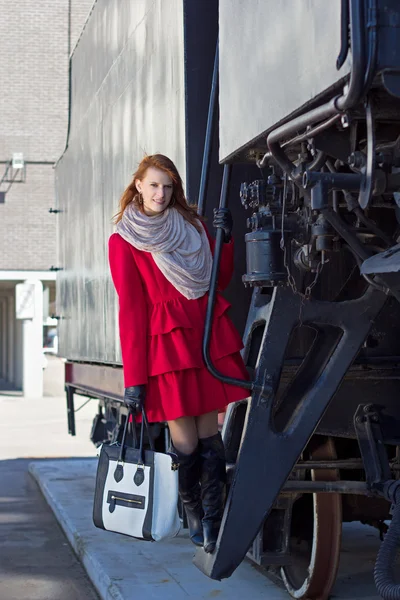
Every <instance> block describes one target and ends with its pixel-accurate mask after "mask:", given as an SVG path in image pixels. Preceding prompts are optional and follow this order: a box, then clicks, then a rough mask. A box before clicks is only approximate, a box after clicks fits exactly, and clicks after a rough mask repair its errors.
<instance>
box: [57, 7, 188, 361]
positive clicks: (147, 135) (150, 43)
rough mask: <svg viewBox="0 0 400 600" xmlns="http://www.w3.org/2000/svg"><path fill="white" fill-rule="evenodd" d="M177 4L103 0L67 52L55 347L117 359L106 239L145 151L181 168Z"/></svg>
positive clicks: (74, 354) (78, 356)
mask: <svg viewBox="0 0 400 600" xmlns="http://www.w3.org/2000/svg"><path fill="white" fill-rule="evenodd" d="M184 94H185V86H184V52H183V2H182V0H175V1H174V2H168V3H165V2H163V1H162V0H137V1H135V2H131V1H130V0H120V1H119V2H118V3H116V2H113V1H112V0H99V1H98V2H97V3H96V4H95V6H94V8H93V12H92V14H91V16H90V18H89V20H88V22H87V24H86V27H85V29H84V31H83V34H82V37H81V38H80V40H79V42H78V44H77V46H76V48H75V50H74V53H73V56H72V98H71V123H70V135H69V140H68V148H67V150H66V152H65V153H64V155H63V157H62V158H61V160H60V161H59V163H58V165H57V169H56V194H57V201H58V208H59V209H60V210H61V211H62V212H61V213H60V214H59V215H58V234H59V240H60V242H61V243H60V247H59V256H58V266H60V267H62V269H63V270H62V271H60V272H59V273H58V279H57V297H58V306H57V313H58V316H59V317H61V318H60V321H59V325H60V331H59V340H60V345H59V354H60V355H61V356H64V357H66V358H69V359H74V360H89V361H99V362H105V363H120V362H121V356H120V348H119V338H118V327H117V325H118V323H117V298H116V295H115V292H114V289H113V286H112V282H111V279H110V276H109V272H108V263H107V241H108V237H109V236H110V234H111V233H112V231H113V225H112V217H113V215H114V214H115V213H116V211H117V206H118V200H119V197H120V195H121V193H122V192H123V190H124V189H125V187H126V186H127V185H128V183H129V182H130V179H131V176H132V173H133V172H134V170H135V169H136V166H137V163H138V162H139V161H140V160H141V158H142V157H143V154H144V153H145V152H147V153H149V154H151V153H154V152H161V153H164V154H167V155H169V156H171V157H173V159H174V162H175V163H176V165H177V167H178V169H179V170H180V171H181V172H182V173H184V172H185V160H186V157H185V121H184Z"/></svg>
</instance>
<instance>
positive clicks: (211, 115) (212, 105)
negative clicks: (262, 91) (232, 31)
mask: <svg viewBox="0 0 400 600" xmlns="http://www.w3.org/2000/svg"><path fill="white" fill-rule="evenodd" d="M218 56H219V50H218V40H217V46H216V48H215V58H214V70H213V76H212V83H211V93H210V102H209V105H208V117H207V127H206V137H205V141H204V152H203V164H202V167H201V177H200V188H199V198H198V203H197V213H198V214H199V215H201V216H203V215H204V213H205V199H206V195H207V187H208V179H209V175H210V158H211V150H212V140H213V133H214V121H215V113H216V107H217V88H218Z"/></svg>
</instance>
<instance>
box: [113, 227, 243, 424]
mask: <svg viewBox="0 0 400 600" xmlns="http://www.w3.org/2000/svg"><path fill="white" fill-rule="evenodd" d="M206 231H207V229H206ZM207 235H208V238H209V241H210V246H211V250H212V251H213V249H214V242H213V240H211V238H210V236H209V234H208V232H207ZM233 252H234V244H233V242H231V243H230V244H224V246H223V251H222V257H221V266H220V278H219V289H221V290H222V289H224V288H225V287H226V286H227V285H228V283H229V281H230V279H231V276H232V272H233ZM109 262H110V268H111V274H112V278H113V281H114V285H115V288H116V291H117V293H118V296H119V330H120V340H121V351H122V361H123V366H124V381H125V387H129V386H133V385H139V384H147V394H146V413H147V416H148V418H149V420H150V421H165V420H172V419H176V418H178V417H181V416H187V415H193V416H194V415H197V414H203V413H205V412H210V411H211V410H223V409H224V407H225V406H226V405H227V404H228V403H229V402H232V401H234V400H239V399H240V398H245V397H246V396H247V395H248V393H247V391H246V390H243V389H241V388H238V387H236V386H231V385H225V384H221V382H219V381H218V380H217V379H215V378H214V377H213V376H211V375H210V373H209V372H208V370H207V369H206V367H205V365H204V361H203V357H202V337H203V331H204V321H205V314H206V307H207V299H208V294H205V295H204V296H202V297H201V298H199V299H197V300H188V299H187V298H185V297H184V296H183V295H182V294H181V293H180V292H179V291H178V290H177V289H176V288H175V287H174V286H173V285H172V284H171V283H170V282H169V281H168V280H167V279H166V278H165V276H164V275H163V274H162V272H161V271H160V269H159V268H158V267H157V265H156V264H155V262H154V260H153V257H152V255H151V253H149V252H144V251H140V250H137V249H136V248H134V247H133V246H132V245H131V244H129V243H128V242H127V241H125V240H124V239H123V238H122V237H121V236H120V235H119V234H117V233H114V234H113V235H112V236H111V237H110V240H109ZM229 307H230V304H229V302H227V300H225V298H224V297H223V296H222V295H221V294H219V293H218V294H217V300H216V305H215V313H214V315H215V316H214V323H213V331H212V336H211V344H210V353H211V358H212V360H213V362H214V364H215V366H216V367H217V368H218V369H219V370H221V371H222V372H224V374H226V375H230V376H232V377H237V378H239V379H244V378H246V379H247V378H248V375H247V371H246V369H245V367H244V364H243V361H242V359H241V356H240V354H239V351H240V349H241V348H242V347H243V344H242V340H241V338H240V336H239V334H238V332H237V331H236V329H235V327H234V326H233V324H232V322H231V320H230V319H229V317H228V315H227V314H226V313H227V310H228V309H229Z"/></svg>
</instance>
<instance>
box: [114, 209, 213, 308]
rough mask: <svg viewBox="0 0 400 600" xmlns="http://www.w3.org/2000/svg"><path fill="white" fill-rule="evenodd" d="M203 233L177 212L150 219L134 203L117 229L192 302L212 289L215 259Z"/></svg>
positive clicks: (168, 210)
mask: <svg viewBox="0 0 400 600" xmlns="http://www.w3.org/2000/svg"><path fill="white" fill-rule="evenodd" d="M201 229H202V231H201V233H199V232H198V231H197V229H196V228H195V227H193V225H191V223H189V221H187V220H186V219H185V218H184V217H183V216H182V215H181V214H180V213H179V212H178V211H177V210H176V209H175V208H167V209H166V210H164V211H163V212H162V213H160V214H159V215H155V216H152V217H148V216H147V215H145V214H143V213H141V212H140V211H139V210H138V209H137V208H136V207H135V205H134V204H133V203H131V204H128V206H127V207H126V209H125V211H124V213H123V215H122V219H121V221H119V223H118V224H117V228H116V230H117V233H119V235H120V236H121V237H123V238H124V240H126V241H127V242H129V243H130V244H132V246H134V248H137V249H138V250H143V251H144V252H151V254H152V256H153V259H154V262H155V263H156V265H157V267H158V268H159V269H160V271H161V272H162V273H163V275H164V276H165V277H166V278H167V279H168V281H169V282H170V283H172V285H173V286H174V287H175V288H176V289H177V290H178V291H179V292H180V293H181V294H183V295H184V296H185V298H188V299H189V300H194V299H196V298H200V297H201V296H203V295H204V294H205V293H206V292H207V291H208V288H209V286H210V277H211V267H212V256H211V250H210V244H209V243H208V239H207V235H206V233H205V231H204V229H203V227H202V228H201Z"/></svg>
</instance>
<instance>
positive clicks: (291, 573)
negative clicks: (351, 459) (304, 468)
mask: <svg viewBox="0 0 400 600" xmlns="http://www.w3.org/2000/svg"><path fill="white" fill-rule="evenodd" d="M310 458H312V459H313V460H332V459H334V458H336V452H335V446H334V441H333V440H332V438H325V439H323V441H322V442H321V444H320V445H318V447H317V448H316V449H315V450H313V451H312V453H311V454H310ZM311 476H312V479H313V480H314V481H336V480H337V479H339V473H338V471H334V470H312V471H311ZM341 535H342V500H341V497H340V494H313V495H311V494H304V495H303V496H301V497H300V498H299V499H298V500H296V501H295V502H294V504H293V510H292V525H291V532H290V541H289V547H290V555H291V559H292V564H291V565H290V566H286V567H282V569H281V576H282V579H283V583H284V585H285V587H286V589H287V591H288V592H289V594H290V595H291V596H292V597H293V598H297V599H298V600H306V599H307V600H326V599H327V598H328V597H329V594H330V591H331V589H332V586H333V584H334V582H335V579H336V573H337V569H338V566H339V554H340V542H341Z"/></svg>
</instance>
